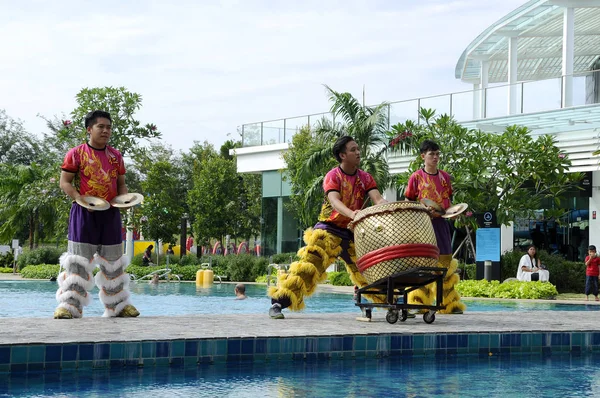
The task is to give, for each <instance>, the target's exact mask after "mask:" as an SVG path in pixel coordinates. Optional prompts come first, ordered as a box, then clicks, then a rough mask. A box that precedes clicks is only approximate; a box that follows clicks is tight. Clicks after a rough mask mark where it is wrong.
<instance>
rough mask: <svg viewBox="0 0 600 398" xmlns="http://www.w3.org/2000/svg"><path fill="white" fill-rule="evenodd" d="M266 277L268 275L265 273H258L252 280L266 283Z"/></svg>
mask: <svg viewBox="0 0 600 398" xmlns="http://www.w3.org/2000/svg"><path fill="white" fill-rule="evenodd" d="M267 278H268V275H266V274H265V275H259V276H257V277H256V279H255V280H254V282H256V283H267Z"/></svg>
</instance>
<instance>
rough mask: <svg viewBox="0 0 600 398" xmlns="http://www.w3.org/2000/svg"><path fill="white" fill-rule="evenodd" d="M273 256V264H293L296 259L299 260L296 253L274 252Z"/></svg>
mask: <svg viewBox="0 0 600 398" xmlns="http://www.w3.org/2000/svg"><path fill="white" fill-rule="evenodd" d="M271 257H272V258H271V259H270V260H269V261H272V263H273V264H291V263H292V262H294V261H298V256H297V255H296V253H280V254H273V256H271Z"/></svg>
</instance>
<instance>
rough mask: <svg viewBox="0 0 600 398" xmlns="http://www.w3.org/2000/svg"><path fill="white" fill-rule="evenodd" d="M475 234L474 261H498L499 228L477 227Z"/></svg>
mask: <svg viewBox="0 0 600 398" xmlns="http://www.w3.org/2000/svg"><path fill="white" fill-rule="evenodd" d="M475 236H476V239H477V244H476V248H475V250H476V251H477V255H476V258H475V261H486V260H490V261H500V228H479V229H478V230H477V232H476V233H475Z"/></svg>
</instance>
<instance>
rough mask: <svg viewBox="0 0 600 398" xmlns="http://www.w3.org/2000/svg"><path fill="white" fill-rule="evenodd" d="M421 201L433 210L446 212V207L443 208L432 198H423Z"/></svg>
mask: <svg viewBox="0 0 600 398" xmlns="http://www.w3.org/2000/svg"><path fill="white" fill-rule="evenodd" d="M421 203H422V204H423V205H425V206H427V207H431V208H432V209H433V210H435V211H437V212H438V213H443V212H444V209H442V207H441V206H440V205H439V204H438V203H437V202H434V201H433V200H431V199H427V198H423V199H421Z"/></svg>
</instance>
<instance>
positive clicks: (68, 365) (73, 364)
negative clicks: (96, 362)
mask: <svg viewBox="0 0 600 398" xmlns="http://www.w3.org/2000/svg"><path fill="white" fill-rule="evenodd" d="M60 367H61V369H62V370H69V369H77V361H62V362H61V363H60Z"/></svg>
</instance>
